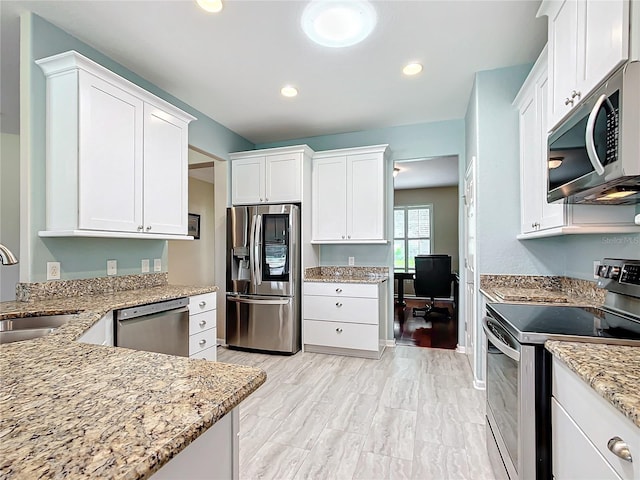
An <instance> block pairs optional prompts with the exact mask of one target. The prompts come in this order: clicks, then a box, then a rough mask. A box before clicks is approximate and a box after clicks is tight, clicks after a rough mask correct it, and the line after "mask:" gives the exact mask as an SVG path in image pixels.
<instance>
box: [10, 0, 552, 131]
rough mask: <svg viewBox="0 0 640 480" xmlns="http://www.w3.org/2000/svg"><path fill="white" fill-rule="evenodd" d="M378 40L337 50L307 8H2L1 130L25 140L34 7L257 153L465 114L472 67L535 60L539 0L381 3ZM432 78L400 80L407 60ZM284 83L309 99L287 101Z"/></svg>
mask: <svg viewBox="0 0 640 480" xmlns="http://www.w3.org/2000/svg"><path fill="white" fill-rule="evenodd" d="M372 3H373V5H374V7H375V9H376V10H377V14H378V25H377V27H376V29H375V30H374V32H373V34H372V35H371V36H370V37H369V38H368V39H367V40H365V41H364V42H363V43H361V44H359V45H355V46H353V47H348V48H345V49H328V48H323V47H320V46H317V45H315V44H313V43H311V41H310V40H308V39H307V38H306V37H305V36H304V34H303V33H302V30H301V28H300V16H301V14H302V11H303V9H304V7H305V5H306V4H307V2H306V1H271V0H263V1H239V0H235V1H234V0H227V1H226V2H225V6H224V9H223V11H222V12H221V13H219V14H207V13H205V12H203V11H202V10H200V9H199V7H197V5H196V3H195V1H193V0H163V1H157V0H140V1H128V0H120V1H103V0H102V1H95V0H82V1H69V0H63V1H59V0H47V1H31V0H23V1H18V2H16V1H10V0H2V1H0V5H1V13H2V25H1V27H2V65H1V67H2V78H1V87H2V96H1V101H2V105H1V110H2V125H1V127H2V130H3V131H5V132H11V131H12V130H13V132H12V133H17V129H18V127H17V126H18V122H17V115H18V98H19V96H18V60H17V58H18V57H17V55H18V43H17V42H18V18H17V17H18V14H19V12H20V11H22V10H27V9H28V10H31V11H33V12H35V13H36V14H38V15H40V16H41V17H43V18H45V19H46V20H48V21H50V22H51V23H53V24H55V25H57V26H58V27H60V28H62V29H63V30H66V31H67V32H69V33H71V34H72V35H74V36H76V37H77V38H79V39H80V40H82V41H84V42H86V43H88V44H90V45H91V46H93V47H94V48H96V49H97V50H99V51H101V52H103V53H104V54H105V55H107V56H108V57H110V58H112V59H113V60H115V61H117V62H119V63H120V64H122V65H124V66H125V67H127V68H129V69H130V70H132V71H134V72H135V73H137V74H138V75H140V76H142V77H143V78H145V79H147V80H148V81H150V82H151V83H153V84H155V85H157V86H158V87H160V88H162V89H163V90H165V91H167V92H169V93H171V94H172V95H174V96H175V97H177V98H179V99H181V100H183V101H184V102H186V103H187V104H189V105H191V106H193V107H194V108H196V109H198V110H200V111H201V112H203V113H204V114H206V115H208V116H209V117H211V118H213V119H214V120H216V121H218V122H219V123H221V124H223V125H225V126H226V127H228V128H230V129H231V130H233V131H235V132H236V133H238V134H240V135H242V136H244V137H245V138H247V139H248V140H250V141H251V142H253V143H265V142H272V141H279V140H286V139H295V138H301V137H307V136H316V135H326V134H335V133H343V132H351V131H360V130H370V129H375V128H384V127H389V126H397V125H408V124H415V123H422V122H431V121H441V120H448V119H459V118H463V117H464V115H465V111H466V108H467V102H468V100H469V94H470V92H471V87H472V84H473V75H474V73H475V72H477V71H481V70H488V69H494V68H500V67H504V66H510V65H517V64H522V63H528V62H533V61H534V60H535V59H536V57H537V55H538V54H539V52H540V51H541V50H542V47H543V45H544V43H545V38H546V21H545V18H538V19H537V18H536V17H535V14H536V11H537V8H538V6H539V3H540V0H533V1H528V0H498V1H487V0H470V1H465V0H445V1H438V0H432V1H427V0H424V1H391V0H386V1H377V2H372ZM411 60H414V61H420V62H421V63H423V64H424V66H425V69H424V71H423V73H422V74H421V75H419V76H417V77H413V78H408V77H404V76H403V75H402V74H401V68H402V66H403V65H404V64H405V63H407V62H408V61H411ZM284 84H292V85H295V86H296V87H297V88H298V89H299V91H300V94H299V96H298V97H296V98H293V99H287V98H284V97H282V96H280V94H279V91H280V88H281V87H282V86H283V85H284Z"/></svg>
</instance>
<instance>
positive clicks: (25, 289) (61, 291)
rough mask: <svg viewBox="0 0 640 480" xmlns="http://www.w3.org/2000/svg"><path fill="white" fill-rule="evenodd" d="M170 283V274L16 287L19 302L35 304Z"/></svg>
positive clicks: (63, 281)
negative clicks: (49, 300)
mask: <svg viewBox="0 0 640 480" xmlns="http://www.w3.org/2000/svg"><path fill="white" fill-rule="evenodd" d="M168 283H169V275H168V273H167V272H162V273H146V274H144V275H122V276H113V277H97V278H84V279H80V280H55V281H51V282H36V283H18V284H17V285H16V301H18V302H34V301H37V300H48V299H52V298H64V297H82V296H86V295H100V294H104V293H115V292H122V291H126V290H135V289H138V288H151V287H160V286H163V285H167V284H168Z"/></svg>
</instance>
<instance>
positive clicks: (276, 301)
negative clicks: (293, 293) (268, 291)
mask: <svg viewBox="0 0 640 480" xmlns="http://www.w3.org/2000/svg"><path fill="white" fill-rule="evenodd" d="M227 300H229V301H230V302H235V303H250V304H254V305H287V304H288V303H289V302H290V301H291V298H279V299H268V300H266V299H253V298H244V297H227Z"/></svg>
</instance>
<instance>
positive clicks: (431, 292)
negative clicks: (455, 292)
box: [413, 255, 452, 318]
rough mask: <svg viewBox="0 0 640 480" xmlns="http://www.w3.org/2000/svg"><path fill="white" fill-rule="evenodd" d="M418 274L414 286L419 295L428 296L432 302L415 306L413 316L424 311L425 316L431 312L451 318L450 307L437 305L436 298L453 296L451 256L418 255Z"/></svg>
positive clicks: (416, 259)
mask: <svg viewBox="0 0 640 480" xmlns="http://www.w3.org/2000/svg"><path fill="white" fill-rule="evenodd" d="M415 265H416V274H415V279H414V281H413V286H414V289H415V292H416V296H417V297H427V298H430V299H431V303H430V304H427V305H426V306H425V307H422V308H414V309H413V316H414V317H417V316H422V315H418V312H424V316H425V318H426V317H428V316H429V315H431V314H440V315H445V316H446V317H447V318H451V313H450V312H449V309H448V308H445V307H436V306H435V298H436V297H439V298H443V297H445V298H450V297H451V282H452V276H451V256H449V255H418V256H417V257H415Z"/></svg>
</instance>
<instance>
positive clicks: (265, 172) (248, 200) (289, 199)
mask: <svg viewBox="0 0 640 480" xmlns="http://www.w3.org/2000/svg"><path fill="white" fill-rule="evenodd" d="M311 155H313V151H312V150H311V149H310V148H309V147H307V146H306V145H302V146H296V147H282V148H271V149H266V150H254V151H249V152H239V153H232V154H231V155H230V156H229V157H230V158H231V160H232V164H231V202H232V203H233V205H255V204H259V203H300V202H302V183H303V181H302V166H303V163H304V158H305V156H307V157H309V158H310V157H311Z"/></svg>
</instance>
